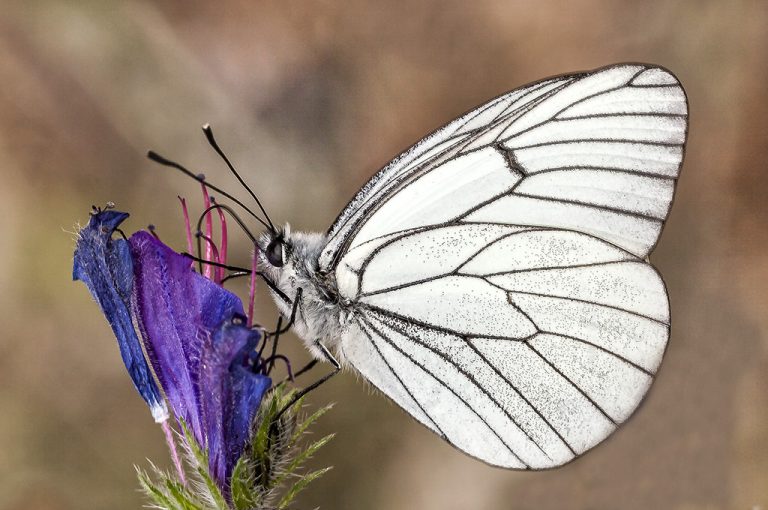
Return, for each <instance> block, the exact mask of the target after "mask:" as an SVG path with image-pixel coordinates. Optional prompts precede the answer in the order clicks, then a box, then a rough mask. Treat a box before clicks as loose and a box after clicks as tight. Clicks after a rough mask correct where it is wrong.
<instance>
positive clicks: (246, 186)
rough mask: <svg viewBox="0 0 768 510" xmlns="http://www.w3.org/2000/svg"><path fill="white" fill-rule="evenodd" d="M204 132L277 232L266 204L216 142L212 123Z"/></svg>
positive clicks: (273, 230)
mask: <svg viewBox="0 0 768 510" xmlns="http://www.w3.org/2000/svg"><path fill="white" fill-rule="evenodd" d="M203 133H205V138H207V139H208V143H209V144H211V147H213V150H215V151H216V153H218V155H219V156H221V159H223V160H224V162H225V163H226V164H227V166H228V167H229V169H230V171H231V172H232V174H233V175H234V176H235V177H236V178H237V180H238V181H239V182H240V184H242V186H243V188H245V189H246V191H248V193H250V195H251V196H252V197H253V199H254V200H255V201H256V205H258V206H259V210H260V211H261V213H262V214H263V215H264V217H265V218H267V222H269V229H270V231H271V232H272V233H273V234H274V233H275V225H274V224H273V223H272V220H271V219H269V214H267V211H266V210H265V209H264V206H262V205H261V201H260V200H259V198H258V197H257V196H256V193H254V192H253V190H252V189H251V188H250V187H248V185H247V184H246V183H245V181H244V180H243V178H242V177H240V174H239V173H237V170H235V167H234V166H232V163H230V161H229V158H227V156H226V155H225V154H224V151H223V150H221V147H219V144H218V143H216V139H215V138H214V137H213V130H212V129H211V125H210V124H205V125H204V126H203Z"/></svg>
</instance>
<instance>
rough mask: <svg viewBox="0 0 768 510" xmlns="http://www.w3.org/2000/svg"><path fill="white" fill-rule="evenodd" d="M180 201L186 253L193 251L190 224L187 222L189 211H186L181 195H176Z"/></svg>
mask: <svg viewBox="0 0 768 510" xmlns="http://www.w3.org/2000/svg"><path fill="white" fill-rule="evenodd" d="M176 198H178V199H179V202H181V211H182V213H184V229H185V232H186V234H187V253H190V254H192V253H195V249H194V247H193V245H192V226H191V225H190V223H189V211H187V201H186V200H184V199H183V198H181V197H176Z"/></svg>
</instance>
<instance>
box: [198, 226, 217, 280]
mask: <svg viewBox="0 0 768 510" xmlns="http://www.w3.org/2000/svg"><path fill="white" fill-rule="evenodd" d="M202 238H203V241H205V250H206V252H207V251H208V250H209V249H210V250H211V257H210V258H209V259H208V260H210V261H211V262H216V263H217V264H218V263H220V262H219V249H218V248H216V243H214V242H213V239H211V238H210V237H208V236H205V235H203V236H202ZM206 267H210V268H212V269H213V273H214V275H216V274H218V271H216V270H217V269H218V267H216V266H211V265H210V264H206ZM217 283H218V282H217Z"/></svg>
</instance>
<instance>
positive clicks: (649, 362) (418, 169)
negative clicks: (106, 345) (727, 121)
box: [320, 65, 687, 468]
mask: <svg viewBox="0 0 768 510" xmlns="http://www.w3.org/2000/svg"><path fill="white" fill-rule="evenodd" d="M686 130H687V105H686V100H685V95H684V92H683V90H682V88H681V87H680V85H679V83H678V82H677V80H676V79H675V78H674V77H673V76H672V75H671V74H670V73H669V72H667V71H665V70H662V69H660V68H657V67H650V66H644V65H618V66H613V67H609V68H605V69H602V70H598V71H596V72H594V73H587V74H578V75H571V76H564V77H561V78H555V79H551V80H545V81H542V82H539V83H538V84H534V85H531V86H528V87H524V88H522V89H519V90H517V91H514V92H511V93H509V94H507V95H505V96H501V97H500V98H497V99H495V100H493V101H491V102H490V103H488V104H486V105H484V106H481V107H480V108H478V109H476V110H474V111H472V112H470V113H468V114H466V115H465V116H463V117H462V118H460V119H458V120H457V121H454V122H452V123H451V124H449V125H448V126H446V127H445V128H443V129H442V130H438V131H437V132H435V133H434V134H433V135H431V136H430V137H428V138H427V139H425V141H422V142H421V143H420V144H418V145H417V146H415V147H414V148H412V149H410V150H409V151H406V153H404V155H402V156H401V157H400V158H398V159H397V160H395V162H393V163H392V164H390V165H389V166H388V167H386V168H385V169H384V170H382V171H381V172H379V174H377V176H376V177H374V179H373V180H372V181H371V182H370V183H369V184H368V185H367V186H366V187H365V188H363V190H362V191H361V193H360V194H358V196H357V197H356V198H355V199H353V201H352V202H351V203H350V205H349V206H348V207H347V209H345V211H344V212H343V213H342V215H341V216H340V217H339V219H338V220H337V222H336V223H335V224H334V226H333V227H332V228H331V231H330V233H329V234H330V241H329V244H328V246H327V248H326V250H325V251H324V252H323V255H322V256H321V260H320V262H321V265H323V264H325V267H324V269H326V270H328V271H333V272H334V274H335V277H336V282H337V285H338V289H339V293H340V295H341V297H342V299H343V300H345V301H346V302H347V303H349V304H350V307H351V309H352V310H353V313H352V315H351V319H350V322H349V324H348V328H347V330H346V334H345V335H344V336H343V337H342V339H341V351H342V354H343V356H344V358H345V359H346V360H347V361H348V362H349V363H350V364H351V365H353V366H354V367H355V368H356V369H357V370H358V371H359V372H360V373H361V374H362V375H363V376H365V377H366V378H367V379H368V380H369V381H371V382H372V383H373V384H374V385H375V386H377V387H378V388H379V389H381V390H382V391H383V392H384V393H385V394H387V395H388V396H389V397H390V398H392V399H393V400H394V401H395V402H397V403H398V404H399V405H400V406H401V407H403V408H404V409H405V410H406V411H407V412H409V413H410V414H411V415H412V416H413V417H415V418H416V419H417V420H418V421H420V422H421V423H423V424H424V425H426V426H427V427H429V428H430V429H432V430H433V431H435V432H436V433H437V434H439V435H441V436H442V437H443V438H444V439H445V440H447V441H448V442H450V443H451V444H453V445H455V446H456V447H458V448H460V449H461V450H463V451H465V452H467V453H469V454H470V455H473V456H475V457H478V458H480V459H482V460H484V461H486V462H488V463H490V464H493V465H498V466H504V467H510V468H548V467H553V466H557V465H560V464H563V463H565V462H568V461H569V460H571V459H573V458H574V457H575V456H578V455H580V454H581V453H583V452H584V451H586V450H587V449H589V448H591V447H593V446H594V445H596V444H597V443H599V442H600V441H602V440H603V439H604V438H605V437H607V436H608V435H609V434H610V433H611V432H612V431H613V430H615V428H616V427H617V426H618V425H619V424H620V423H622V422H623V421H624V420H626V419H627V418H628V416H629V415H630V414H631V413H632V412H633V410H634V409H635V408H636V407H637V405H638V404H639V402H640V401H641V400H642V398H643V396H644V394H645V392H646V391H647V389H648V388H649V387H650V384H651V382H652V380H653V377H654V374H655V372H656V369H657V368H658V365H659V363H660V362H661V358H662V355H663V352H664V349H665V346H666V342H667V338H668V335H669V308H668V301H667V296H666V291H665V288H664V284H663V282H662V280H661V278H660V276H659V275H658V273H657V272H656V271H655V270H654V269H653V268H652V267H651V266H650V264H648V263H647V262H646V260H645V258H646V257H647V255H648V253H649V252H650V251H651V250H652V249H653V246H654V245H655V243H656V241H657V239H658V236H659V234H660V232H661V228H662V227H663V223H664V220H665V218H666V216H667V213H668V210H669V207H670V204H671V201H672V195H673V192H674V185H675V181H676V178H677V174H678V171H679V167H680V164H681V161H682V155H683V146H684V143H685V136H686Z"/></svg>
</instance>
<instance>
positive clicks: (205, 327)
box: [73, 210, 272, 494]
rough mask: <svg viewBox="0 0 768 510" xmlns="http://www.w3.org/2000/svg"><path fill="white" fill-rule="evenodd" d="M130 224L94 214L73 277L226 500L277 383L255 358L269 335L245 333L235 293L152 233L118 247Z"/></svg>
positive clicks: (140, 385)
mask: <svg viewBox="0 0 768 510" xmlns="http://www.w3.org/2000/svg"><path fill="white" fill-rule="evenodd" d="M127 217H128V214H126V213H122V212H118V211H114V210H105V211H101V210H96V211H95V213H94V214H93V215H92V217H91V220H90V221H89V223H88V225H87V226H86V227H85V228H84V229H82V230H81V231H80V235H79V239H78V242H77V247H76V250H75V257H74V270H73V275H74V278H75V279H79V280H82V281H83V282H85V284H86V285H87V286H88V288H89V290H90V291H91V294H93V296H94V297H95V298H96V301H97V302H98V303H99V305H100V306H101V309H102V311H103V312H104V314H105V315H106V317H107V320H108V321H109V323H110V325H111V326H112V329H113V331H114V333H115V336H117V339H118V344H119V345H120V352H121V354H122V356H123V360H124V362H125V365H126V368H127V369H128V372H129V373H130V375H131V378H132V379H133V381H134V384H135V385H136V388H137V389H138V390H139V393H140V394H141V396H142V397H143V398H144V400H145V401H146V402H147V404H149V406H150V408H151V409H152V414H153V415H154V416H155V419H156V420H157V421H159V422H164V421H165V420H166V419H167V418H168V416H169V414H168V409H167V407H166V404H165V400H164V399H163V397H162V394H161V393H160V389H159V388H158V384H157V383H156V382H155V379H154V378H153V376H152V371H151V370H150V369H149V365H151V366H152V369H153V370H154V374H155V375H156V376H157V379H158V382H159V387H160V388H162V390H163V392H164V394H165V398H166V399H167V402H168V405H169V406H170V409H171V411H172V412H173V414H174V415H175V416H176V417H177V419H179V420H183V421H184V422H185V423H186V424H187V425H188V426H189V429H190V430H191V432H192V434H193V435H194V438H195V440H196V441H197V442H198V444H200V445H201V446H202V447H203V448H204V449H205V450H206V451H207V453H208V460H209V471H210V474H211V475H212V477H213V479H214V480H215V481H216V483H217V484H218V485H219V487H220V488H221V489H222V491H223V492H224V493H225V494H228V493H229V487H228V486H229V478H230V475H231V474H232V469H233V468H234V466H235V464H236V462H237V460H238V459H239V458H240V456H241V454H242V453H243V451H244V449H245V446H246V444H247V442H248V440H249V438H250V431H251V424H252V422H253V419H254V417H255V415H256V411H257V409H258V407H259V404H260V403H261V399H262V398H263V396H264V394H265V393H266V391H267V390H269V388H270V387H271V385H272V381H271V379H270V378H269V377H268V375H267V372H268V371H267V368H266V363H264V362H263V360H262V359H261V358H260V356H259V354H258V351H257V347H258V346H259V343H260V342H261V341H262V340H263V334H262V333H261V331H260V330H258V329H252V328H249V327H247V325H246V324H247V322H248V320H247V319H246V317H245V314H244V312H243V304H242V302H241V301H240V299H239V298H238V297H237V296H236V295H235V294H233V293H231V292H229V291H228V290H226V289H224V287H222V286H221V285H220V284H219V283H217V282H216V281H214V280H211V279H208V278H206V277H204V276H203V275H201V274H199V273H197V272H195V271H194V270H193V268H192V260H191V259H190V258H188V257H186V256H184V255H181V254H179V253H176V252H175V251H173V250H172V249H171V248H169V247H168V246H166V245H165V244H163V243H162V242H161V241H160V240H159V239H157V238H155V237H154V236H153V235H152V234H150V233H148V232H144V231H142V232H137V233H135V234H133V235H132V236H131V238H130V239H129V240H127V241H126V240H125V239H112V235H113V233H114V232H115V230H116V229H117V227H118V226H119V225H120V223H122V222H123V221H124V220H125V219H126V218H127ZM121 233H122V232H121ZM213 273H214V274H217V272H213ZM134 324H136V325H137V326H138V328H139V330H140V332H141V338H142V341H143V343H139V337H138V335H137V334H136V330H135V328H134ZM142 345H143V348H144V349H143V350H142ZM144 352H146V354H147V356H146V358H145V356H144ZM147 358H148V360H149V365H148V363H147ZM164 426H165V427H166V430H167V432H168V434H170V431H169V429H167V424H165V425H164ZM170 446H171V448H172V454H175V450H174V449H173V446H172V444H171V445H170ZM174 461H175V462H176V464H177V468H178V469H179V472H180V476H182V478H183V473H182V471H181V467H180V465H179V463H178V461H177V459H174Z"/></svg>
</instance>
